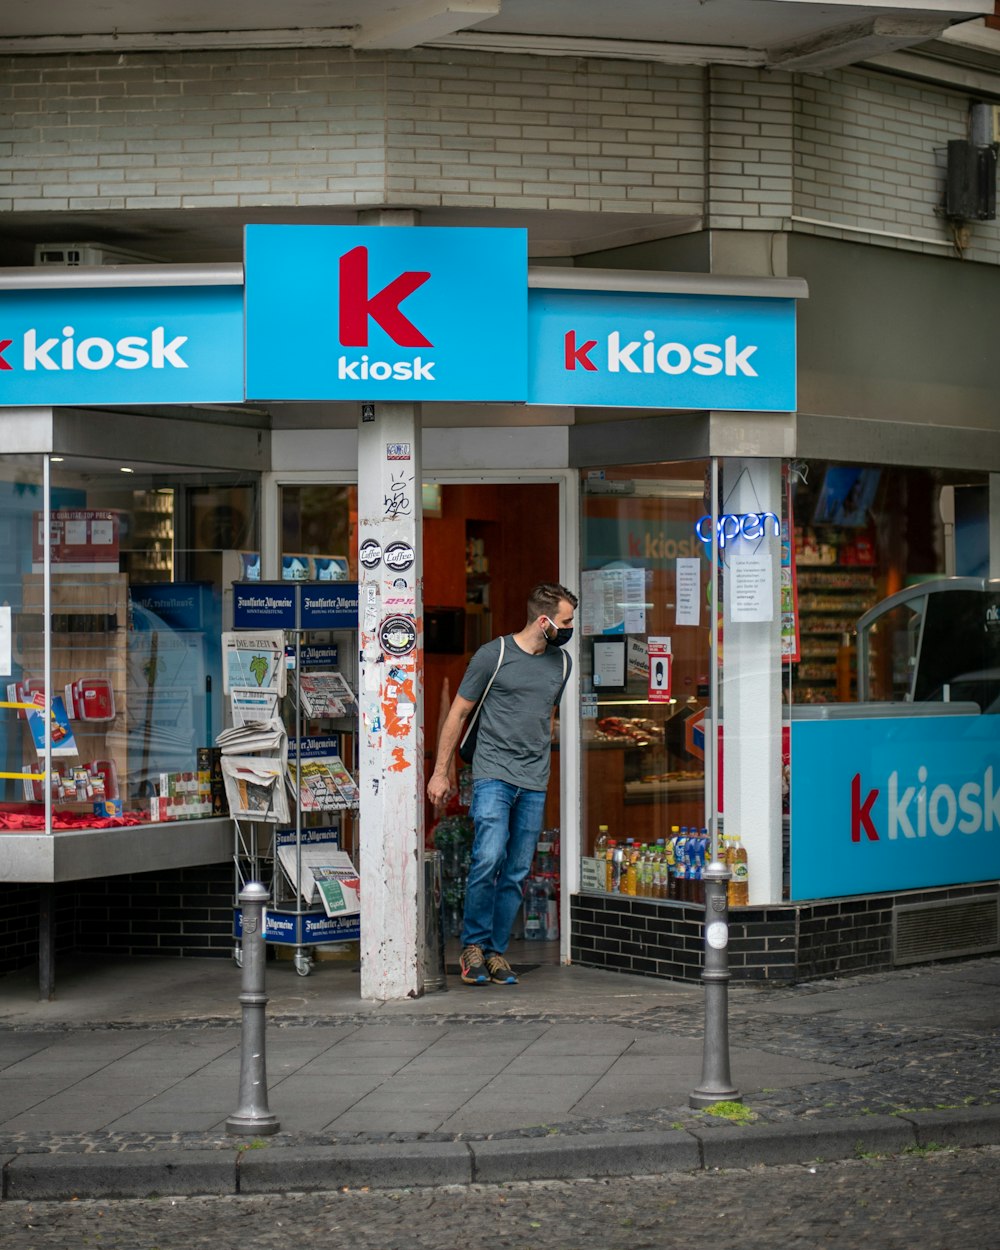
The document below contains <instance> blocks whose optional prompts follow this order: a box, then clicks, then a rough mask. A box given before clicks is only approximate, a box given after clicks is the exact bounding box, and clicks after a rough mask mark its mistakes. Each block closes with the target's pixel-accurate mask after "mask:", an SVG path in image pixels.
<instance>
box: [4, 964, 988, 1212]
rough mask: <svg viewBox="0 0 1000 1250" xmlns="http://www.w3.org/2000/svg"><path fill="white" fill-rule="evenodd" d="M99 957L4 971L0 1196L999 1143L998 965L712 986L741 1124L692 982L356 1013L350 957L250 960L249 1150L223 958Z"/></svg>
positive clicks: (429, 1002) (454, 999) (548, 1170)
mask: <svg viewBox="0 0 1000 1250" xmlns="http://www.w3.org/2000/svg"><path fill="white" fill-rule="evenodd" d="M515 960H516V956H515ZM98 962H99V964H100V966H99V967H97V968H95V970H94V977H93V978H91V979H88V978H87V977H86V976H85V975H84V972H83V970H82V969H80V970H79V971H78V974H77V976H76V979H75V980H74V978H73V977H69V978H61V977H60V976H59V975H58V969H57V983H58V984H59V986H60V999H58V1000H57V1001H56V1002H54V1003H37V1002H32V1001H31V996H30V993H29V987H28V985H27V983H26V982H24V980H23V978H22V981H21V982H20V983H19V982H17V977H16V976H15V978H14V980H13V981H12V980H11V978H4V979H3V982H2V985H0V1154H2V1155H3V1157H5V1158H7V1160H8V1163H7V1166H6V1169H5V1177H6V1180H5V1185H6V1187H7V1188H6V1191H5V1192H6V1193H7V1194H8V1196H11V1195H12V1194H13V1192H15V1190H16V1192H17V1193H19V1194H20V1195H21V1196H26V1197H46V1196H50V1195H52V1194H66V1193H69V1192H70V1191H72V1192H73V1193H78V1194H80V1195H81V1196H82V1195H83V1194H84V1193H88V1194H91V1195H93V1196H112V1195H114V1194H119V1193H129V1194H133V1195H142V1194H148V1193H153V1192H164V1193H165V1192H173V1193H186V1192H216V1193H233V1192H235V1185H236V1177H237V1162H236V1161H237V1159H238V1160H239V1168H240V1169H242V1168H243V1166H244V1163H245V1162H246V1163H247V1175H253V1176H257V1177H259V1179H258V1180H257V1181H255V1182H254V1183H255V1184H260V1185H263V1186H272V1187H273V1188H272V1189H270V1190H268V1191H267V1192H276V1191H279V1190H283V1189H289V1188H296V1187H298V1186H307V1187H310V1186H311V1187H323V1186H329V1185H331V1184H334V1178H335V1176H339V1177H340V1178H341V1179H340V1180H339V1181H337V1182H336V1183H337V1184H361V1183H369V1184H390V1183H398V1184H410V1183H412V1184H440V1183H446V1182H445V1181H444V1180H443V1179H442V1178H443V1177H445V1176H454V1175H461V1176H465V1177H467V1178H468V1177H471V1176H472V1174H473V1171H472V1170H473V1166H475V1167H476V1175H477V1176H479V1177H480V1179H485V1178H486V1177H496V1178H498V1179H505V1180H510V1179H515V1178H516V1177H518V1176H520V1177H523V1178H525V1179H527V1178H541V1177H546V1176H552V1177H556V1176H573V1175H578V1176H590V1175H625V1174H634V1173H636V1172H641V1171H651V1172H657V1173H663V1172H669V1171H670V1170H672V1169H679V1170H682V1171H683V1170H691V1169H694V1168H698V1167H745V1166H750V1165H753V1164H760V1163H765V1164H767V1163H779V1162H789V1161H792V1162H795V1161H805V1160H808V1159H810V1158H830V1159H832V1158H850V1157H855V1156H856V1155H857V1154H858V1153H859V1152H860V1153H871V1154H879V1153H886V1152H894V1151H899V1150H903V1149H906V1148H907V1147H908V1146H912V1147H916V1148H919V1149H935V1148H937V1147H939V1146H945V1145H948V1144H960V1145H978V1144H991V1143H994V1142H1000V1080H998V1078H997V1076H996V1073H997V1071H998V1070H1000V1030H998V1028H997V1027H996V1023H995V1017H996V1015H997V1012H998V1011H1000V995H997V994H996V988H997V986H998V985H1000V958H997V957H988V958H986V959H980V960H975V961H968V962H964V963H951V964H948V965H935V966H932V967H930V968H926V969H901V970H898V971H896V972H889V973H880V974H874V975H870V976H867V977H861V976H857V977H850V978H845V979H842V980H840V981H827V982H820V983H812V984H808V985H800V986H780V985H779V986H757V987H754V986H745V985H744V986H738V987H731V990H730V993H729V1029H730V1045H729V1054H730V1063H731V1068H732V1078H733V1082H734V1084H735V1085H736V1086H737V1088H739V1089H740V1090H741V1091H742V1097H743V1099H744V1106H745V1110H744V1111H743V1112H742V1113H740V1114H741V1115H743V1116H745V1117H746V1119H747V1123H745V1124H743V1123H739V1124H737V1123H734V1122H732V1121H731V1120H730V1119H728V1118H727V1115H731V1114H736V1113H735V1112H731V1111H730V1112H727V1111H726V1109H725V1108H719V1109H717V1110H719V1111H721V1112H722V1114H721V1116H720V1115H712V1114H710V1112H709V1111H707V1110H694V1109H692V1108H691V1107H690V1105H689V1101H688V1099H689V1094H690V1091H691V1090H692V1089H693V1088H694V1087H695V1086H696V1085H697V1084H699V1082H700V1079H701V1067H702V1054H703V1037H702V1034H703V1031H704V1018H703V1008H704V999H703V994H702V991H701V990H700V989H695V988H692V987H690V986H682V987H674V986H671V985H670V984H669V983H664V982H650V981H646V980H644V979H643V978H637V977H633V976H628V975H618V974H614V973H605V972H594V971H593V970H588V969H580V968H570V969H567V968H559V967H555V966H552V967H540V968H538V969H536V970H534V971H532V972H530V973H529V974H528V975H527V976H525V977H524V978H523V980H522V982H521V984H520V985H519V986H517V987H515V988H514V990H513V992H505V993H494V992H492V991H491V990H487V991H486V992H485V993H484V994H478V993H476V992H474V991H473V992H469V993H465V992H463V990H464V988H465V987H462V988H458V989H454V990H449V991H448V992H447V993H443V994H436V995H428V996H426V997H425V998H424V999H422V1000H419V1001H417V1002H414V1003H394V1004H370V1003H369V1004H364V1003H361V1002H360V1000H359V999H358V996H357V990H358V986H357V976H356V973H352V972H351V971H350V970H349V969H348V970H344V969H336V970H335V969H333V968H328V967H326V966H323V965H320V966H319V967H318V968H317V970H316V971H315V973H314V974H313V976H311V977H308V978H299V977H296V976H295V974H294V971H293V970H291V969H290V967H289V966H287V965H285V966H281V965H278V966H275V967H273V968H272V966H271V965H268V968H267V980H268V992H269V994H270V996H271V1003H270V1004H269V1006H268V1016H267V1019H268V1028H267V1034H266V1041H267V1074H268V1081H269V1105H270V1108H271V1110H272V1111H273V1112H274V1113H275V1115H276V1116H277V1117H278V1119H279V1120H280V1131H279V1132H277V1133H275V1134H274V1135H273V1136H268V1137H267V1138H266V1145H265V1148H264V1149H253V1150H245V1149H242V1150H241V1149H240V1145H241V1144H242V1145H243V1146H244V1147H245V1146H247V1145H251V1144H253V1136H254V1135H253V1134H247V1135H243V1136H240V1137H233V1136H231V1135H229V1134H227V1133H226V1130H225V1121H226V1117H227V1116H228V1115H230V1114H231V1113H232V1112H233V1111H234V1110H235V1107H236V1104H237V1102H238V1092H239V1091H238V1082H239V1068H240V1028H239V1019H238V1017H239V1013H238V1010H237V1003H236V996H237V994H238V991H239V979H238V977H235V976H234V975H233V972H234V970H233V968H232V967H230V966H227V965H225V963H224V962H223V961H195V960H186V961H168V960H161V961H136V964H135V966H133V962H132V961H116V962H115V961H108V962H106V963H101V961H98ZM112 964H114V966H112ZM178 964H183V967H178V966H177V965H178ZM10 989H13V993H12V994H8V993H7V991H8V990H10ZM170 994H174V995H175V1001H174V1002H173V1003H171V999H170V997H169V995H170ZM63 995H65V998H64V997H63ZM227 996H228V998H229V1000H228V1001H227ZM276 1003H278V1004H280V1014H275V1013H273V1007H274V1005H275V1004H276ZM171 1011H175V1014H173V1015H171V1014H170V1012H171ZM4 1063H6V1066H2V1065H3V1064H4ZM415 1146H420V1147H440V1146H447V1147H449V1148H452V1149H451V1150H450V1152H449V1151H445V1152H443V1153H442V1152H440V1151H435V1150H432V1151H430V1152H429V1153H427V1152H423V1153H421V1151H416V1152H414V1151H413V1150H412V1149H411V1148H412V1147H415ZM348 1147H351V1148H352V1150H351V1151H347V1148H348ZM354 1148H358V1150H354ZM302 1151H306V1152H307V1153H306V1154H302V1153H301V1152H302ZM317 1151H318V1152H319V1153H317ZM330 1151H333V1152H334V1154H332V1155H331V1154H330V1153H329V1152H330ZM345 1151H347V1153H346V1154H345ZM365 1151H368V1152H369V1154H368V1155H366V1154H365ZM324 1152H326V1153H324ZM462 1152H464V1153H462ZM200 1155H207V1156H208V1157H209V1159H210V1160H211V1161H212V1163H213V1167H212V1168H210V1169H208V1170H207V1171H206V1170H205V1169H204V1168H200V1167H199V1166H198V1159H199V1156H200ZM480 1156H481V1163H482V1167H481V1169H480V1165H479V1162H476V1160H478V1159H480ZM265 1157H266V1160H267V1162H266V1164H265V1163H264V1162H262V1161H260V1162H259V1161H258V1160H263V1159H264V1158H265ZM49 1159H52V1160H57V1161H59V1162H57V1163H53V1164H46V1163H38V1164H37V1166H36V1163H37V1161H38V1160H49ZM81 1159H89V1160H94V1162H88V1163H83V1164H79V1160H81ZM342 1159H346V1160H348V1161H349V1162H347V1163H344V1164H343V1165H342V1164H341V1162H338V1160H342ZM282 1160H285V1161H286V1162H287V1163H288V1165H289V1166H288V1167H287V1168H284V1165H283V1164H282ZM393 1160H395V1161H393ZM407 1160H408V1162H405V1161H407ZM404 1162H405V1166H404ZM78 1164H79V1166H77V1165H78ZM189 1165H191V1166H190V1167H189ZM74 1168H77V1170H76V1172H74ZM334 1168H340V1169H341V1170H340V1171H336V1172H335V1171H334V1170H332V1169H334ZM352 1169H353V1170H352ZM455 1169H457V1171H456V1170H455ZM130 1170H131V1171H132V1172H134V1175H129V1174H128V1173H129V1172H130ZM349 1176H351V1177H355V1178H361V1177H364V1178H366V1180H365V1181H362V1180H360V1179H356V1180H353V1181H351V1180H347V1179H344V1178H346V1177H349ZM404 1177H405V1178H407V1179H405V1180H404V1179H402V1178H404ZM12 1178H13V1179H12ZM373 1178H374V1180H373ZM393 1178H394V1179H393ZM414 1178H416V1179H414ZM435 1178H436V1179H435ZM12 1186H13V1188H12Z"/></svg>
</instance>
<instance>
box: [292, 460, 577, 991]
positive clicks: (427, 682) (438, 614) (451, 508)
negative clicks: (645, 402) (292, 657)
mask: <svg viewBox="0 0 1000 1250" xmlns="http://www.w3.org/2000/svg"><path fill="white" fill-rule="evenodd" d="M422 497H423V516H424V531H423V532H424V543H423V571H424V585H423V602H424V650H425V657H424V749H425V755H426V773H425V775H426V776H429V775H430V770H431V769H432V768H433V767H434V758H435V755H436V750H437V740H438V732H439V728H440V724H441V720H442V718H443V715H444V714H445V713H446V712H447V709H448V706H449V704H450V701H451V698H452V697H453V696H454V694H455V692H456V691H457V689H458V686H459V683H460V682H461V680H462V675H463V673H464V672H465V668H466V665H467V664H468V661H469V659H470V658H471V656H472V654H473V653H474V652H475V650H476V648H477V647H479V646H480V645H481V644H482V643H484V642H488V641H489V640H490V639H491V638H495V637H497V636H498V635H499V634H501V633H503V634H509V633H512V632H514V631H516V630H518V629H520V628H521V626H522V625H523V624H524V621H525V611H526V600H527V596H528V592H529V591H530V590H531V588H532V587H533V586H535V585H536V584H537V583H539V582H543V581H558V580H559V572H560V487H559V484H558V483H557V482H537V481H520V482H503V481H496V480H490V481H478V482H475V483H453V482H448V483H436V482H425V484H424V487H423V492H422ZM278 514H279V517H280V533H281V551H280V553H279V561H280V566H281V569H282V576H283V577H285V578H296V577H302V576H306V577H309V576H313V577H320V578H327V577H331V576H332V575H333V574H334V570H337V574H336V575H337V576H346V577H349V578H350V580H356V579H357V577H358V540H357V518H358V510H357V487H356V486H355V485H354V484H353V483H346V482H340V483H336V482H325V483H318V482H306V481H299V482H296V483H284V484H282V485H280V487H279V495H278ZM458 763H459V761H458V760H457V759H456V777H455V780H456V784H457V783H458V782H459V780H460V776H459V773H458V771H457V765H458ZM559 765H560V755H559V750H558V747H557V746H556V745H555V744H554V746H553V751H552V768H551V776H550V780H549V789H548V797H547V801H546V808H545V824H544V827H545V830H546V836H544V837H543V839H542V840H541V842H540V849H539V852H538V855H537V856H536V861H535V872H534V873H533V880H532V884H531V888H530V890H529V891H528V894H529V903H530V905H531V907H532V913H531V924H530V930H531V934H532V936H530V937H529V938H528V939H527V940H525V939H524V938H523V936H522V935H523V932H524V918H523V915H522V918H521V920H520V921H519V922H518V924H517V926H516V928H515V933H516V934H517V939H516V941H515V943H514V944H513V945H512V949H511V952H510V958H511V962H512V963H513V964H514V965H515V967H521V968H523V969H525V970H527V969H530V968H531V967H532V966H538V965H539V964H544V963H558V962H559V940H558V939H559V928H558V926H559V907H560V898H559V854H560V841H559V830H560V826H561V821H560V766H559ZM464 780H465V782H466V784H465V785H464V786H461V787H459V788H458V790H457V793H456V797H455V799H454V800H453V801H452V803H451V804H449V806H448V808H447V810H445V811H442V812H435V811H434V810H433V809H432V808H431V806H430V804H428V805H427V808H426V811H425V829H426V845H427V847H428V849H440V850H441V853H442V869H443V876H444V882H443V885H444V924H445V933H446V937H447V938H448V943H449V944H448V956H447V958H448V962H449V964H457V954H458V949H457V944H458V930H459V928H460V925H461V915H462V904H463V900H464V874H465V868H466V865H467V860H468V851H469V848H470V846H471V822H470V821H469V819H468V799H469V794H468V790H469V785H468V775H467V774H466V775H465V778H464ZM346 849H347V850H348V851H351V852H352V853H353V854H356V853H357V847H355V846H352V845H347V846H346ZM536 915H538V924H539V925H540V928H541V936H535V934H537V933H538V931H539V930H538V927H537V926H536V922H535V916H536ZM522 943H523V944H522Z"/></svg>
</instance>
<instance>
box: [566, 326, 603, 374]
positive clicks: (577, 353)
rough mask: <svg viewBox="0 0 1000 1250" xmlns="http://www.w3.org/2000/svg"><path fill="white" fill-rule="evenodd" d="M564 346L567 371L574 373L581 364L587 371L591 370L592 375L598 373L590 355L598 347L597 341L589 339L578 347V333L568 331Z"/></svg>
mask: <svg viewBox="0 0 1000 1250" xmlns="http://www.w3.org/2000/svg"><path fill="white" fill-rule="evenodd" d="M563 345H564V348H565V360H564V363H565V365H566V368H567V369H569V370H570V371H572V370H574V369H575V368H576V366H577V365H578V364H579V365H583V367H584V368H585V369H589V370H590V372H591V373H596V372H597V365H595V364H594V362H593V361H592V360H591V359H590V353H591V352H592V351H593V350H594V348H595V347H596V346H597V339H587V341H586V343H581V344H580V346H579V347H577V345H576V331H575V330H567V331H566V337H565V338H564V340H563Z"/></svg>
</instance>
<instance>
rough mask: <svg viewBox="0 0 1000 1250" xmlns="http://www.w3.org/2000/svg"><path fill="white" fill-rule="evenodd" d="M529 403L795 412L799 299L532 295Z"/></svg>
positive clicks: (579, 293)
mask: <svg viewBox="0 0 1000 1250" xmlns="http://www.w3.org/2000/svg"><path fill="white" fill-rule="evenodd" d="M528 332H529V336H530V344H531V346H530V353H529V373H528V402H529V403H532V404H572V405H573V406H574V407H579V408H583V407H588V406H589V407H602V408H609V407H615V408H622V407H625V408H676V409H687V410H692V409H695V410H698V409H716V410H719V411H724V410H727V409H729V410H733V409H735V410H737V411H741V412H792V411H794V409H795V404H796V398H795V300H794V299H790V298H789V299H782V298H774V297H770V298H753V297H748V296H726V295H711V294H697V295H688V294H668V293H660V292H656V293H654V292H647V291H642V292H639V291H624V290H623V291H603V290H602V291H586V290H533V291H532V292H531V300H530V303H529V313H528Z"/></svg>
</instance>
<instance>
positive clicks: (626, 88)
mask: <svg viewBox="0 0 1000 1250" xmlns="http://www.w3.org/2000/svg"><path fill="white" fill-rule="evenodd" d="M701 83H702V71H701V70H699V69H694V68H691V69H685V68H681V69H666V68H664V67H662V66H657V65H641V64H640V65H634V64H631V63H623V62H597V61H591V62H576V61H569V60H567V59H565V58H562V57H556V58H542V57H528V56H523V57H522V56H502V57H501V56H494V55H476V54H473V53H456V54H445V53H435V52H431V51H418V52H415V53H412V54H408V55H402V54H401V55H394V56H381V55H374V54H369V55H361V56H357V55H352V54H350V53H349V52H347V51H344V50H340V49H316V50H301V51H296V50H282V51H247V52H237V53H229V54H225V55H223V54H221V53H214V52H213V53H181V54H169V55H167V54H156V55H153V54H141V55H140V54H129V55H126V56H121V57H116V56H108V55H86V56H78V57H69V56H60V57H10V58H6V59H5V60H4V61H2V62H0V106H2V107H3V108H4V110H5V112H6V113H7V120H6V123H5V125H4V126H3V129H2V131H0V211H6V212H10V211H14V212H17V211H23V210H38V209H51V210H53V211H67V210H76V211H80V210H91V209H121V208H126V209H134V208H190V207H228V206H260V205H273V204H282V205H285V204H288V205H328V206H330V207H352V206H362V205H373V204H383V203H384V204H390V205H392V204H406V205H418V206H421V205H423V206H426V205H434V206H438V205H442V206H455V207H484V208H493V207H503V208H522V209H547V208H568V209H588V210H592V211H600V210H615V211H626V212H628V211H633V212H658V213H685V214H689V213H691V212H695V213H697V212H699V211H700V209H701V204H702V197H703V179H704V171H703V142H702V119H701V103H702V86H701Z"/></svg>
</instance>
